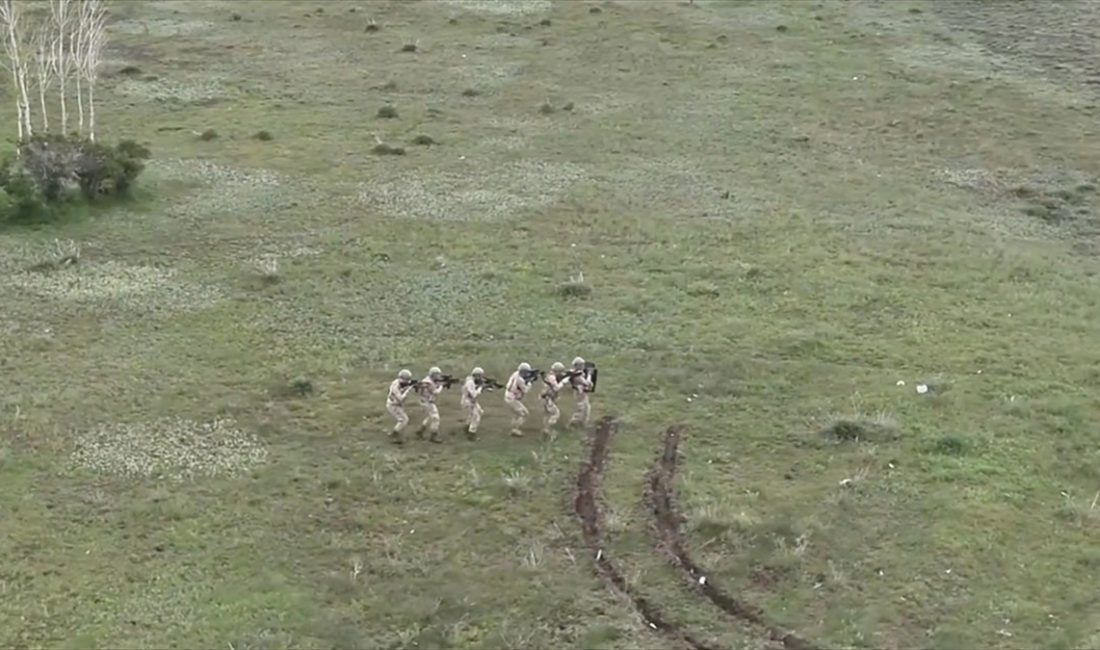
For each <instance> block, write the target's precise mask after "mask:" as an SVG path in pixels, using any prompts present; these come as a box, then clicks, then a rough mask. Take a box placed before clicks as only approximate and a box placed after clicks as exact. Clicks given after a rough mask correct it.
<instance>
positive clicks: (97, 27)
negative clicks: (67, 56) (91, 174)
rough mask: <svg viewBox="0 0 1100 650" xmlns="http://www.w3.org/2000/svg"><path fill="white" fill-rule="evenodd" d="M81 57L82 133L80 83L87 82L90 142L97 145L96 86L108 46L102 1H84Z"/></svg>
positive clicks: (80, 23)
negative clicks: (82, 80)
mask: <svg viewBox="0 0 1100 650" xmlns="http://www.w3.org/2000/svg"><path fill="white" fill-rule="evenodd" d="M78 25H79V27H78V31H79V32H80V37H79V38H78V39H77V41H78V43H79V44H80V54H79V56H78V57H77V59H76V65H77V77H76V78H77V104H78V106H79V107H80V132H81V133H82V134H83V132H84V107H83V100H82V99H81V98H80V80H81V78H83V79H84V81H86V82H87V83H88V139H89V140H91V141H93V142H95V85H96V82H97V81H98V80H99V64H100V61H101V60H102V57H103V46H104V45H106V44H107V11H106V9H105V8H104V6H103V2H101V0H81V2H80V19H79V21H78Z"/></svg>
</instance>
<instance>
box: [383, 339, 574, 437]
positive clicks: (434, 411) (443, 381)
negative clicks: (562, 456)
mask: <svg viewBox="0 0 1100 650" xmlns="http://www.w3.org/2000/svg"><path fill="white" fill-rule="evenodd" d="M572 365H573V367H572V368H571V369H569V370H566V368H565V364H562V363H560V362H555V363H554V364H553V365H552V366H550V372H539V371H537V370H532V369H531V364H529V363H527V362H524V363H521V364H519V366H517V367H516V370H515V372H513V373H512V375H511V376H510V377H509V378H508V381H507V383H506V384H504V385H501V384H500V383H499V382H497V381H496V380H493V379H490V378H488V377H486V376H485V371H484V370H483V369H481V368H474V369H473V370H471V371H470V374H469V376H467V377H466V380H465V381H464V382H463V383H462V395H461V399H460V403H461V404H462V408H463V410H464V411H465V412H466V426H465V429H464V431H465V433H466V436H467V437H468V438H469V439H471V440H476V439H477V429H478V425H479V424H480V423H481V414H482V412H483V411H482V408H481V405H480V404H479V403H478V398H479V397H480V396H481V393H482V392H483V391H493V390H499V389H503V390H504V403H505V404H506V405H508V408H509V409H511V411H512V413H513V417H512V435H513V436H517V437H518V436H522V435H523V430H522V427H523V424H524V422H525V421H526V420H527V416H528V415H529V412H528V410H527V407H526V406H525V405H524V404H523V398H524V397H526V396H527V393H528V391H529V390H530V388H531V386H532V384H534V382H535V380H537V379H539V378H540V377H541V379H542V381H543V386H544V387H543V390H542V392H541V393H539V398H540V399H541V400H542V404H543V412H544V418H543V427H542V433H543V435H545V436H548V437H550V436H552V431H553V427H554V425H555V424H557V422H558V418H559V417H560V415H561V411H559V410H558V405H557V400H558V397H559V396H560V395H561V393H562V392H563V391H564V390H566V389H568V388H571V389H572V390H573V393H574V395H575V397H576V407H575V409H574V412H573V416H572V418H571V419H570V421H569V424H570V426H587V425H588V421H589V416H590V413H591V404H590V403H589V397H588V394H589V393H590V392H592V391H593V389H594V388H595V373H594V368H595V366H594V365H593V364H590V363H586V362H585V360H584V359H582V358H581V357H577V358H576V359H573V364H572ZM455 383H458V380H457V379H455V378H454V377H451V376H449V375H445V374H443V371H442V370H440V369H439V368H438V367H432V368H431V369H430V370H429V371H428V375H427V376H426V377H424V378H423V379H421V380H419V381H416V380H414V379H413V378H412V372H411V371H409V370H408V369H404V370H401V371H400V372H399V373H397V379H394V380H393V382H392V383H390V390H389V394H388V395H387V396H386V410H387V411H389V413H390V415H391V416H393V418H394V419H395V420H396V421H397V423H396V424H395V425H394V427H393V429H392V430H391V431H390V434H389V436H390V439H391V440H392V441H393V442H395V443H397V444H403V443H404V437H403V435H402V431H403V430H404V429H405V427H406V426H407V425H408V424H409V416H408V414H407V413H406V412H405V406H404V404H405V400H406V399H407V398H408V397H409V395H410V394H412V393H413V392H416V394H418V395H419V397H420V405H421V406H422V407H423V408H424V411H425V414H426V416H425V418H424V421H423V422H421V423H420V428H419V429H418V430H417V431H416V437H417V438H420V439H423V437H424V433H425V431H427V432H429V433H430V435H431V437H430V440H431V441H432V442H436V443H440V442H443V441H442V439H440V437H439V407H438V406H437V405H436V399H437V398H438V396H439V394H440V393H441V392H443V389H444V388H449V387H450V386H451V385H453V384H455Z"/></svg>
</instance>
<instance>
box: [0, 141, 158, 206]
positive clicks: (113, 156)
mask: <svg viewBox="0 0 1100 650" xmlns="http://www.w3.org/2000/svg"><path fill="white" fill-rule="evenodd" d="M149 155H150V154H149V150H148V149H146V148H145V147H143V146H142V145H140V144H138V143H136V142H134V141H132V140H123V141H121V142H119V143H118V144H117V145H115V146H114V147H111V146H108V145H105V144H103V143H100V142H91V141H90V140H86V139H83V138H78V137H71V136H70V137H66V136H60V135H42V136H35V137H34V138H31V139H30V140H29V141H27V142H24V143H23V144H22V145H20V146H19V150H18V151H17V152H16V154H15V155H14V156H9V157H8V158H7V159H5V160H4V161H3V162H0V189H2V190H3V198H2V199H0V218H5V219H26V218H31V217H35V216H43V215H47V216H48V214H47V213H49V212H51V209H52V208H54V207H57V206H59V205H62V204H65V203H68V202H71V201H74V200H78V199H80V198H83V199H84V200H87V201H95V200H97V199H99V198H101V197H104V196H110V195H115V196H122V195H126V194H128V192H129V190H130V188H131V187H132V186H133V183H134V181H135V180H136V179H137V177H138V176H139V175H140V174H141V172H142V171H144V169H145V160H147V159H148V158H149Z"/></svg>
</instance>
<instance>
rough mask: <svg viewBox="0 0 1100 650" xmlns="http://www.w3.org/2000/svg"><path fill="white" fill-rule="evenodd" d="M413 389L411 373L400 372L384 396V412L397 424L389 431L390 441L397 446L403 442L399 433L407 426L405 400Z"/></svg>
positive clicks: (413, 382) (406, 371)
mask: <svg viewBox="0 0 1100 650" xmlns="http://www.w3.org/2000/svg"><path fill="white" fill-rule="evenodd" d="M414 388H416V382H415V381H413V378H412V373H411V372H409V371H408V370H402V371H401V372H399V373H397V379H394V380H393V381H392V382H391V383H390V392H389V394H388V395H386V410H387V411H389V413H390V415H392V416H393V419H394V420H397V424H395V425H393V430H392V431H390V440H392V441H393V442H395V443H397V444H399V445H400V444H402V443H403V442H405V441H404V439H403V438H402V437H401V431H403V430H404V429H405V426H406V425H408V424H409V415H408V413H405V399H406V398H408V396H409V393H411V392H412V391H413V389H414Z"/></svg>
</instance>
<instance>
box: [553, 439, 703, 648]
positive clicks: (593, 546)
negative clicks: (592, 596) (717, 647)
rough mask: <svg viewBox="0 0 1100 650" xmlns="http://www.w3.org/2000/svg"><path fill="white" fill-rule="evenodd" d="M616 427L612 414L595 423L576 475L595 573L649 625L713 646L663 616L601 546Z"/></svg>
mask: <svg viewBox="0 0 1100 650" xmlns="http://www.w3.org/2000/svg"><path fill="white" fill-rule="evenodd" d="M617 428H618V427H617V425H616V423H615V422H614V420H613V419H612V418H604V419H602V420H601V421H600V423H599V424H598V425H597V426H596V431H595V433H594V434H593V437H592V443H591V449H590V451H589V455H588V460H587V461H586V462H585V463H584V465H582V466H581V471H580V474H578V475H577V496H576V499H575V500H574V502H573V509H574V511H575V512H576V513H577V516H578V517H579V518H580V520H581V530H582V532H583V534H584V541H585V543H586V544H587V545H588V547H589V549H590V550H591V551H592V553H593V557H594V558H595V562H596V573H597V574H598V575H599V576H600V578H602V579H603V580H604V581H605V582H607V583H608V584H609V585H610V586H611V588H612V589H614V590H615V591H617V592H618V593H620V594H622V595H624V596H626V597H627V598H628V599H630V601H631V603H633V605H634V609H635V610H637V612H638V614H640V615H641V617H642V618H643V619H644V620H645V622H646V624H647V625H649V627H651V628H653V629H654V630H657V631H658V632H661V633H662V634H664V635H666V636H668V637H669V638H671V639H675V640H677V641H679V642H681V643H682V644H684V645H686V646H687V647H689V648H693V649H694V650H712V649H713V646H710V645H707V644H706V643H704V642H702V641H699V640H698V639H696V638H695V637H693V636H691V635H690V634H689V633H687V632H685V631H683V630H682V629H681V628H680V627H679V626H677V625H676V624H674V623H671V622H669V621H668V620H666V619H665V618H664V616H663V615H662V614H661V613H660V611H659V610H658V608H657V607H656V606H655V605H653V604H652V603H650V602H649V601H648V600H646V599H645V598H644V597H643V596H641V595H639V594H637V593H635V591H634V590H633V589H632V588H631V587H630V585H628V584H627V582H626V579H625V578H624V577H623V574H622V572H621V571H620V570H619V569H618V567H616V566H615V564H614V562H612V561H611V558H610V557H608V554H607V552H606V551H605V550H604V549H603V543H604V536H603V528H604V516H603V511H602V510H601V508H600V505H599V500H598V497H599V492H600V486H601V482H602V479H603V471H604V466H605V464H606V463H607V453H608V447H609V444H610V441H611V437H612V435H614V433H615V431H616V430H617Z"/></svg>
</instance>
